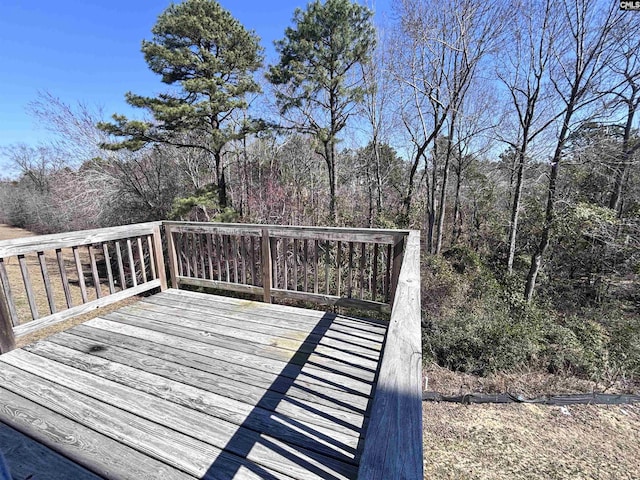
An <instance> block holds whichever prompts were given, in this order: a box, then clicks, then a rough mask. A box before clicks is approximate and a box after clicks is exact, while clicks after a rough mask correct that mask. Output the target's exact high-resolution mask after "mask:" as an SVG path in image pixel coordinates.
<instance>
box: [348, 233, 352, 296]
mask: <svg viewBox="0 0 640 480" xmlns="http://www.w3.org/2000/svg"><path fill="white" fill-rule="evenodd" d="M352 269H353V242H349V269H348V272H349V282H348V286H347V291H348V294H347V298H351V296H352V295H353V273H352Z"/></svg>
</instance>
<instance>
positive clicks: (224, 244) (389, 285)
mask: <svg viewBox="0 0 640 480" xmlns="http://www.w3.org/2000/svg"><path fill="white" fill-rule="evenodd" d="M164 227H165V233H166V235H167V243H168V255H169V266H170V271H171V283H172V285H174V286H175V287H177V288H179V287H180V286H183V285H192V286H199V287H211V288H217V289H221V290H230V291H236V292H243V293H250V294H254V295H258V296H262V298H263V300H264V301H266V302H271V300H272V298H276V299H290V300H301V301H308V302H312V303H318V304H322V305H337V306H345V307H356V308H362V309H374V310H383V311H384V310H390V306H391V302H392V299H393V295H394V292H395V285H396V282H397V278H398V274H399V270H400V261H401V258H402V252H403V248H404V240H405V237H406V235H407V232H406V231H400V230H372V229H348V228H320V227H283V226H273V225H245V224H215V223H185V222H164Z"/></svg>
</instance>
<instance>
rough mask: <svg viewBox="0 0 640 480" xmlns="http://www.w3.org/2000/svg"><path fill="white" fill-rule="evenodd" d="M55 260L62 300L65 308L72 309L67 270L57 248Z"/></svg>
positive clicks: (60, 251) (60, 252)
mask: <svg viewBox="0 0 640 480" xmlns="http://www.w3.org/2000/svg"><path fill="white" fill-rule="evenodd" d="M56 259H57V260H58V270H60V279H61V280H62V290H64V299H65V300H66V302H67V308H71V307H73V300H72V299H71V289H70V288H69V278H67V269H66V267H65V265H64V257H63V256H62V250H61V249H60V248H58V249H57V250H56Z"/></svg>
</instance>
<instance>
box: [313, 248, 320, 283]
mask: <svg viewBox="0 0 640 480" xmlns="http://www.w3.org/2000/svg"><path fill="white" fill-rule="evenodd" d="M313 243H314V247H313V293H318V249H319V246H318V240H314V241H313Z"/></svg>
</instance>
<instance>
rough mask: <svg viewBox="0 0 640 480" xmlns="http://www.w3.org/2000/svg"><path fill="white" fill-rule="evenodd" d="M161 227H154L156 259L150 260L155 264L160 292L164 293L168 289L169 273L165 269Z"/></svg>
mask: <svg viewBox="0 0 640 480" xmlns="http://www.w3.org/2000/svg"><path fill="white" fill-rule="evenodd" d="M160 227H161V225H156V226H155V227H153V250H154V256H153V257H154V258H151V259H150V260H151V261H152V262H155V265H156V271H157V273H158V279H159V280H160V291H161V292H164V291H165V290H166V289H167V273H166V272H165V269H164V251H163V248H162V235H161V233H160Z"/></svg>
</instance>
